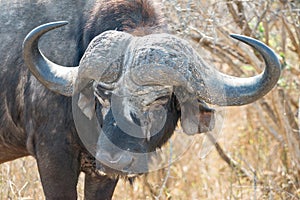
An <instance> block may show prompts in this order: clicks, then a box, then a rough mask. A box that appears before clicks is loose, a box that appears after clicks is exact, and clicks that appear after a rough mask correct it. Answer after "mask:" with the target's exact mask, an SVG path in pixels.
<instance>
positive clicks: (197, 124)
mask: <svg viewBox="0 0 300 200" xmlns="http://www.w3.org/2000/svg"><path fill="white" fill-rule="evenodd" d="M180 109H181V126H182V129H183V131H184V132H185V133H186V134H188V135H194V134H197V133H205V132H208V131H211V130H212V129H213V128H214V125H215V124H214V123H215V115H214V114H215V111H214V109H211V108H209V107H207V105H206V104H205V103H203V102H200V101H198V100H196V99H191V100H187V101H185V102H183V103H181V105H180Z"/></svg>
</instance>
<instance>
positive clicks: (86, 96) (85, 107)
mask: <svg viewBox="0 0 300 200" xmlns="http://www.w3.org/2000/svg"><path fill="white" fill-rule="evenodd" d="M77 105H78V107H79V108H80V110H81V111H82V112H83V114H84V115H85V116H86V117H87V118H88V119H89V120H91V119H92V118H93V116H94V115H95V96H94V92H93V89H92V87H89V88H85V89H83V90H82V91H81V92H80V93H79V98H78V103H77Z"/></svg>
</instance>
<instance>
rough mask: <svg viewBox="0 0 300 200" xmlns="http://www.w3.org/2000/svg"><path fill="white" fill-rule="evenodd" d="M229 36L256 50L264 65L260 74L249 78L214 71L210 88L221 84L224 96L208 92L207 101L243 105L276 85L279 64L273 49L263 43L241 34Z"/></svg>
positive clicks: (278, 75)
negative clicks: (208, 98) (208, 97)
mask: <svg viewBox="0 0 300 200" xmlns="http://www.w3.org/2000/svg"><path fill="white" fill-rule="evenodd" d="M230 36H231V37H232V38H234V39H237V40H240V41H242V42H244V43H246V44H248V45H250V46H251V47H253V48H254V49H255V50H257V51H258V52H259V53H260V54H261V56H262V57H263V59H264V62H265V65H266V67H265V69H264V71H263V72H262V73H261V74H259V75H256V76H254V77H249V78H238V77H233V76H228V75H226V74H223V73H220V72H219V71H216V74H215V78H214V77H212V78H213V79H214V80H213V82H214V83H213V86H212V88H215V87H216V86H217V85H222V86H221V87H222V90H223V92H221V93H223V94H224V96H223V98H222V97H220V96H218V95H216V96H214V93H213V94H210V96H211V97H210V101H207V102H208V103H212V104H216V105H221V106H239V105H245V104H249V103H252V102H254V101H256V100H258V99H259V98H261V97H263V96H264V95H266V94H267V93H268V92H269V91H270V90H271V89H272V88H273V87H274V86H275V85H276V83H277V81H278V79H279V78H280V74H281V65H280V62H279V60H278V57H277V56H276V54H275V53H274V51H273V50H272V49H271V48H269V47H268V46H266V45H265V44H264V43H262V42H260V41H258V40H255V39H253V38H250V37H246V36H242V35H236V34H231V35H230Z"/></svg>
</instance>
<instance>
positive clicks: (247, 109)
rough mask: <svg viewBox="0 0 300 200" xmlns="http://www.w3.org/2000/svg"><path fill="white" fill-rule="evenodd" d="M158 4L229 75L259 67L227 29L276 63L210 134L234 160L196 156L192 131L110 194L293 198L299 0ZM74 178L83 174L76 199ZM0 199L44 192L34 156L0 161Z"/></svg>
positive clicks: (299, 163) (297, 190)
mask: <svg viewBox="0 0 300 200" xmlns="http://www.w3.org/2000/svg"><path fill="white" fill-rule="evenodd" d="M163 4H164V5H165V7H164V9H163V10H164V11H165V12H166V13H168V16H167V17H168V18H169V19H171V20H170V23H169V24H170V28H171V30H172V32H173V33H174V34H177V35H179V36H181V37H183V38H185V39H187V40H189V41H191V43H193V44H194V46H195V48H196V49H198V50H199V52H200V53H201V54H202V55H204V57H205V60H206V61H207V62H209V63H212V64H214V65H215V66H216V67H217V68H219V69H220V70H222V71H226V72H227V73H230V74H233V75H237V76H252V75H253V74H257V73H258V72H260V71H261V66H262V61H261V60H260V58H259V57H257V55H256V54H255V52H253V51H251V50H250V48H249V47H246V46H243V45H238V46H237V45H236V43H235V42H233V40H231V39H229V38H228V33H233V32H234V33H240V34H245V35H250V36H252V37H255V38H258V39H260V40H262V41H264V42H265V43H267V44H269V45H270V46H271V47H272V48H273V49H274V50H275V51H276V52H277V53H278V55H280V57H281V59H282V64H283V66H284V71H283V74H282V78H281V80H280V82H279V84H278V86H277V87H276V88H275V89H274V90H273V91H272V92H271V93H270V94H268V95H267V96H266V97H265V98H263V99H261V100H260V101H257V102H255V103H253V104H251V105H248V106H243V107H233V108H227V115H226V117H225V123H224V127H223V130H222V134H221V135H220V136H219V137H218V142H219V144H220V146H221V148H222V149H223V150H224V151H225V152H226V154H227V155H230V157H231V158H232V159H234V160H235V161H236V166H235V168H232V167H231V166H230V165H228V163H226V162H225V161H224V160H223V159H222V158H221V157H220V155H219V153H218V152H217V151H216V150H215V148H213V149H212V151H211V152H210V154H209V155H208V156H206V157H205V158H204V159H201V158H200V157H199V152H200V151H201V148H202V138H201V136H197V137H196V142H195V143H194V145H193V146H192V147H191V148H190V149H189V150H188V152H187V153H186V154H185V155H184V156H183V157H182V159H180V160H179V161H178V162H176V163H174V164H173V165H172V166H171V167H170V168H166V169H163V170H160V171H157V172H153V173H150V174H148V175H147V176H141V177H139V178H138V179H137V180H136V182H135V183H134V184H133V186H131V185H130V184H129V183H128V182H124V181H120V182H119V184H118V186H117V189H116V192H115V195H114V199H158V198H159V199H253V200H256V199H291V200H295V199H300V178H299V177H300V132H299V125H300V114H299V113H300V111H299V110H300V108H299V104H300V93H299V88H300V66H299V63H300V24H299V21H300V10H299V8H300V2H299V0H295V1H293V2H291V1H283V0H281V1H271V0H267V1H265V0H258V1H248V0H243V1H232V0H220V1H205V0H180V1H173V0H172V1H171V0H164V1H163ZM200 47H201V48H200ZM229 66H230V67H229ZM241 66H242V67H241ZM240 169H244V170H245V171H246V172H247V176H245V174H242V173H241V171H240ZM82 180H83V176H81V180H80V183H79V185H78V191H79V198H80V199H82V194H83V181H82ZM162 186H164V187H163V188H162ZM0 199H44V197H43V193H42V188H41V184H40V182H39V176H38V173H37V168H36V164H35V161H34V159H32V158H24V159H19V160H16V161H13V162H9V163H5V164H2V165H1V166H0Z"/></svg>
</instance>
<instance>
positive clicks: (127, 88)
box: [23, 22, 281, 175]
mask: <svg viewBox="0 0 300 200" xmlns="http://www.w3.org/2000/svg"><path fill="white" fill-rule="evenodd" d="M65 24H66V22H54V23H49V24H45V25H42V26H40V27H38V28H36V29H34V30H33V31H32V32H30V33H29V34H28V36H27V37H26V38H25V40H24V44H23V50H24V51H23V56H24V60H25V63H26V65H27V66H28V68H29V69H30V71H31V72H32V73H33V75H34V76H35V77H36V78H37V79H38V80H39V81H40V82H41V83H43V84H44V85H45V86H46V87H47V88H49V89H50V90H52V91H54V92H57V93H59V94H62V95H65V96H72V97H73V112H74V113H75V115H74V120H75V122H77V124H78V125H77V129H81V128H82V130H79V131H78V133H79V135H81V136H82V135H84V136H83V137H81V139H82V141H83V143H84V144H85V147H86V148H87V149H88V150H90V152H91V153H92V154H93V155H94V156H95V158H96V159H97V163H98V164H97V166H98V169H99V170H100V171H101V172H104V173H108V174H123V175H128V174H129V175H133V174H139V173H143V172H147V171H148V165H147V163H148V160H149V159H150V158H149V155H150V154H151V152H154V151H155V149H156V148H157V147H161V146H162V145H163V144H164V143H165V142H166V141H167V140H168V139H169V138H170V136H171V135H172V133H173V131H174V129H175V127H176V124H177V120H178V119H179V118H180V117H181V125H182V128H183V130H184V132H185V133H187V134H196V133H199V132H207V131H210V130H211V129H212V128H213V127H214V122H215V116H214V110H213V109H210V108H208V107H207V105H206V104H205V102H206V103H210V104H214V105H220V106H239V105H244V104H249V103H251V102H253V101H255V100H257V99H259V98H261V97H262V96H264V95H265V94H266V93H268V92H269V91H270V90H271V89H272V88H273V87H274V85H275V84H276V83H277V81H278V79H279V76H280V71H281V69H280V64H279V61H278V59H277V56H276V55H275V53H274V52H273V51H272V50H271V49H270V48H269V47H267V46H266V45H264V44H263V43H261V42H259V41H257V40H254V39H252V38H248V37H244V36H239V35H232V37H233V38H235V39H238V40H240V41H242V42H244V43H247V44H248V45H250V46H252V47H253V48H254V49H256V50H257V51H258V52H259V53H260V54H261V55H262V57H263V58H264V61H265V63H266V68H265V70H264V72H262V73H261V74H259V75H257V76H254V77H249V78H238V77H232V76H228V75H225V74H223V73H221V72H219V71H217V70H216V69H214V68H212V67H210V66H208V65H207V64H205V62H204V61H203V60H202V58H201V57H200V56H199V55H198V53H197V52H196V51H195V50H194V49H193V48H192V47H191V45H189V44H188V43H187V42H186V41H184V40H182V39H180V38H178V37H175V36H172V35H169V34H152V35H147V36H143V37H134V36H132V35H131V34H128V33H125V32H118V31H106V32H104V33H102V34H100V35H98V36H97V37H95V38H94V39H93V41H92V42H91V43H90V44H89V47H88V48H87V50H86V52H85V54H84V55H83V57H82V59H81V61H80V64H79V66H77V67H64V66H60V65H57V64H55V63H53V62H51V61H50V60H48V59H47V58H46V57H45V56H43V54H42V53H41V52H40V51H39V49H38V40H39V38H40V37H41V36H42V35H43V34H45V33H46V32H48V31H50V30H52V29H55V28H58V27H60V26H63V25H65ZM78 116H80V117H78ZM82 133H83V134H82Z"/></svg>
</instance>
